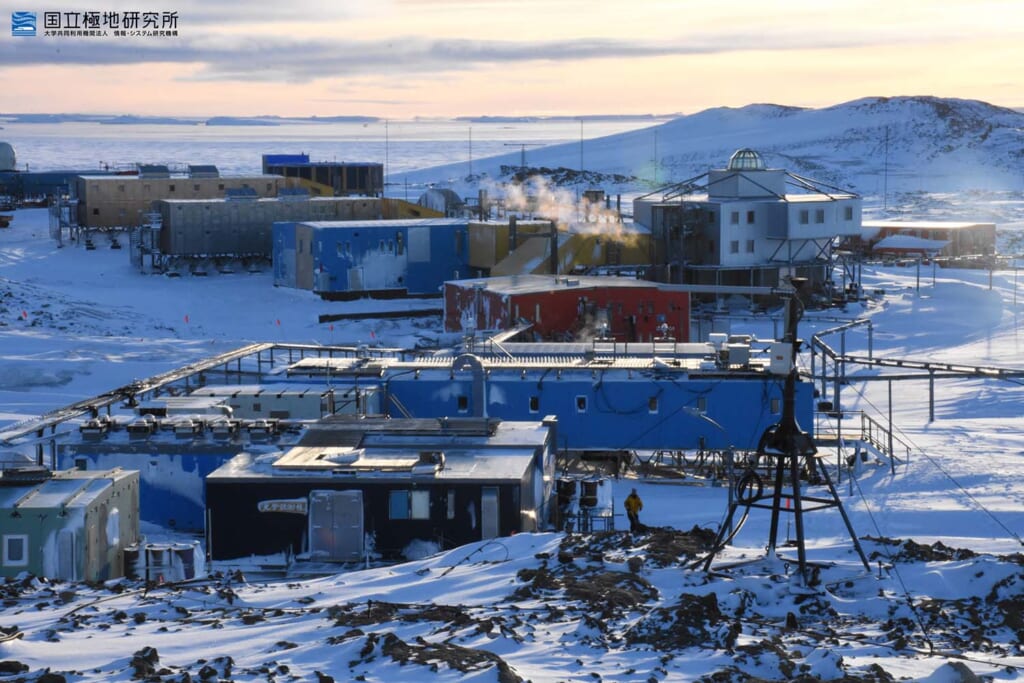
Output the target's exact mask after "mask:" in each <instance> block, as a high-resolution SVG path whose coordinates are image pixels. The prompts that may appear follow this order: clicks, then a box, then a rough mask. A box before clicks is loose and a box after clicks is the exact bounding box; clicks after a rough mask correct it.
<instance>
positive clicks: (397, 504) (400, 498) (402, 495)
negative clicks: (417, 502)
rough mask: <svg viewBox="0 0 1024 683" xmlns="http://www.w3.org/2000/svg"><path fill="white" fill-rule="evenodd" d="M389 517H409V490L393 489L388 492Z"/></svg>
mask: <svg viewBox="0 0 1024 683" xmlns="http://www.w3.org/2000/svg"><path fill="white" fill-rule="evenodd" d="M388 518H389V519H409V492H408V491H391V493H389V494H388Z"/></svg>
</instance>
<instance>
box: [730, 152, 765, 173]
mask: <svg viewBox="0 0 1024 683" xmlns="http://www.w3.org/2000/svg"><path fill="white" fill-rule="evenodd" d="M726 168H727V170H729V171H763V170H764V169H765V165H764V159H762V158H761V155H760V154H758V153H757V152H755V151H754V150H752V149H746V148H744V149H738V150H736V151H735V152H733V154H732V156H731V157H729V165H728V166H727V167H726Z"/></svg>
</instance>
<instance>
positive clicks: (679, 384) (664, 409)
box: [387, 368, 813, 450]
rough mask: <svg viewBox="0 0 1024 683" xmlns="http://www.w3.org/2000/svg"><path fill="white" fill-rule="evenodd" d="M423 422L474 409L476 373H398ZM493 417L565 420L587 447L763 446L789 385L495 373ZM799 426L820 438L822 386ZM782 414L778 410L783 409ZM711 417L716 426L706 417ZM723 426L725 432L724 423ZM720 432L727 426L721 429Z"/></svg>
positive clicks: (568, 433) (565, 433) (565, 444)
mask: <svg viewBox="0 0 1024 683" xmlns="http://www.w3.org/2000/svg"><path fill="white" fill-rule="evenodd" d="M387 384H388V387H389V391H390V393H391V394H393V395H394V396H396V397H397V398H398V400H399V401H400V402H401V404H402V405H403V406H405V407H406V408H407V409H408V410H409V412H410V413H411V414H412V416H413V417H443V416H452V417H457V416H465V415H468V414H469V411H470V410H471V409H472V406H473V404H474V402H473V381H472V378H471V376H470V375H469V374H468V373H459V374H456V376H455V379H454V381H453V380H451V379H449V376H448V372H447V371H444V372H438V373H434V372H429V373H428V372H423V373H421V374H420V376H419V378H417V377H416V376H415V375H412V374H404V375H403V374H401V373H399V374H396V375H395V376H394V377H393V378H391V379H390V380H389V381H388V382H387ZM485 392H486V406H487V407H486V410H487V415H488V416H490V417H500V418H502V419H506V420H537V419H539V417H543V416H544V415H552V414H554V415H557V416H558V442H559V446H560V447H562V448H572V449H580V450H591V449H592V450H616V449H624V450H629V449H640V450H645V449H683V448H697V447H698V446H699V445H700V442H701V438H703V439H704V444H705V446H706V447H707V448H727V447H728V446H734V447H736V448H742V449H751V450H753V449H756V448H757V445H758V442H759V440H760V438H761V435H762V434H763V433H764V431H765V430H766V429H768V427H770V426H772V425H774V424H776V423H777V422H778V421H779V419H780V417H781V414H780V412H779V411H781V407H782V382H781V381H780V380H778V379H776V378H770V377H764V378H749V379H728V380H723V379H722V378H720V377H719V378H707V379H703V378H699V377H696V376H690V377H689V378H688V379H683V378H680V377H678V376H663V377H659V376H657V375H655V374H648V373H639V372H633V373H631V374H629V373H623V372H622V371H616V372H614V373H613V372H609V373H603V372H601V371H598V372H597V373H596V374H592V372H591V370H589V369H587V370H586V371H565V370H563V371H561V372H559V371H557V370H554V369H552V370H550V371H539V370H531V371H527V372H525V373H521V372H520V371H519V370H516V371H515V372H509V373H505V372H502V371H500V370H496V369H493V368H492V369H491V371H490V376H489V377H488V379H487V382H486V388H485ZM796 407H797V421H798V422H799V424H800V426H801V427H802V428H803V429H804V430H805V431H808V432H812V431H813V422H812V415H813V387H812V386H811V385H810V384H809V383H807V382H800V383H798V384H797V397H796ZM773 409H775V411H776V412H773ZM699 413H703V414H704V415H705V416H706V417H707V418H708V419H704V418H703V417H701V416H700V415H699ZM716 424H717V425H718V426H716ZM719 427H720V428H719Z"/></svg>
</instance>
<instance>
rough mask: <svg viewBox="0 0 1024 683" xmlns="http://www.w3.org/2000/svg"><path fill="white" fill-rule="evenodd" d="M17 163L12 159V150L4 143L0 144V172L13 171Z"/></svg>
mask: <svg viewBox="0 0 1024 683" xmlns="http://www.w3.org/2000/svg"><path fill="white" fill-rule="evenodd" d="M17 168H18V163H17V161H16V160H15V157H14V148H13V147H11V146H10V145H9V144H8V143H6V142H0V171H14V170H16V169H17Z"/></svg>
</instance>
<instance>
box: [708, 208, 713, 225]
mask: <svg viewBox="0 0 1024 683" xmlns="http://www.w3.org/2000/svg"><path fill="white" fill-rule="evenodd" d="M714 222H715V212H714V211H708V223H714Z"/></svg>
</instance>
